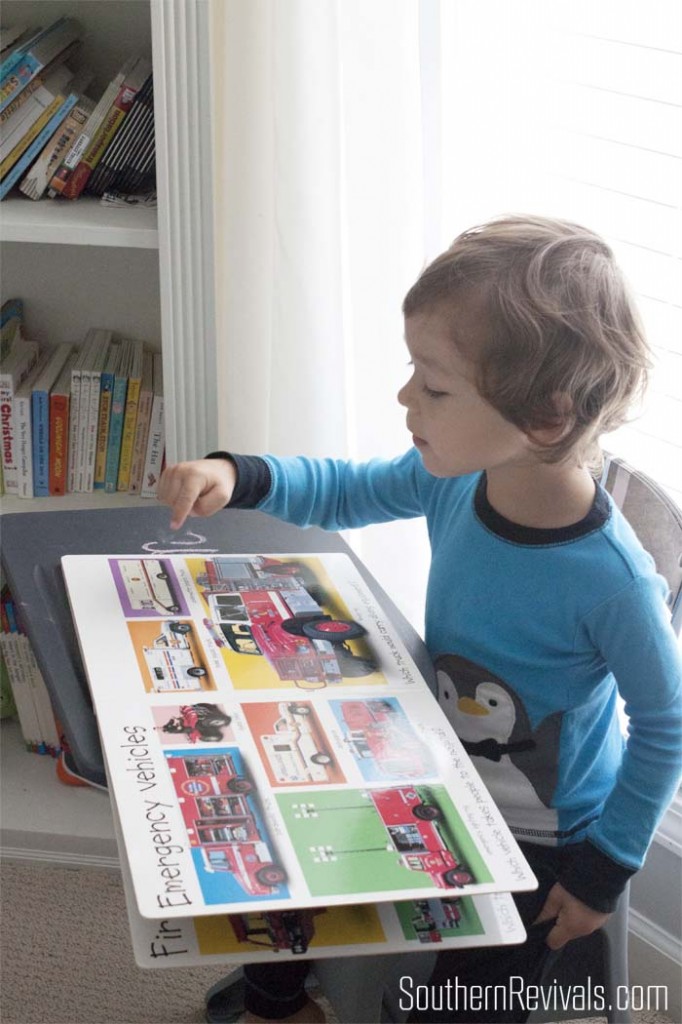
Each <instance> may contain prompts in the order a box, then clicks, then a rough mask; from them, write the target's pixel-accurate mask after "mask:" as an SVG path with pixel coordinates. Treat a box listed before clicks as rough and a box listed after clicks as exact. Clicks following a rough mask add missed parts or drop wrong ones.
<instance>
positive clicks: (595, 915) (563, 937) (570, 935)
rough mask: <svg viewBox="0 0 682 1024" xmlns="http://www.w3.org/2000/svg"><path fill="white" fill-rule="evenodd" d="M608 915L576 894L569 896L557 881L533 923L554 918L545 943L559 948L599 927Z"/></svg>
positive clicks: (552, 947)
mask: <svg viewBox="0 0 682 1024" xmlns="http://www.w3.org/2000/svg"><path fill="white" fill-rule="evenodd" d="M609 916H610V915H609V914H602V913H600V911H598V910H593V909H592V907H588V906H587V904H586V903H583V902H582V900H579V899H578V897H577V896H571V894H570V892H566V890H565V889H564V887H563V886H562V885H560V884H559V883H558V882H557V883H556V885H554V886H553V887H552V888H551V889H550V891H549V895H548V896H547V900H546V901H545V905H544V907H543V908H542V910H541V911H540V913H539V914H538V916H537V917H536V919H535V921H534V922H533V924H541V923H542V922H543V921H551V920H553V919H554V918H556V923H555V925H554V927H553V928H552V930H551V931H550V933H549V935H548V936H547V945H548V946H549V948H550V949H561V947H562V946H564V945H565V944H566V943H567V942H570V941H571V939H579V938H580V936H581V935H590V934H591V933H592V932H594V931H596V930H597V928H601V926H602V925H603V924H604V922H605V921H606V920H607V919H608V918H609Z"/></svg>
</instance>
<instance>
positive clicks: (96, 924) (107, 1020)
mask: <svg viewBox="0 0 682 1024" xmlns="http://www.w3.org/2000/svg"><path fill="white" fill-rule="evenodd" d="M0 881H1V896H2V919H1V928H2V936H1V937H2V943H1V950H0V964H1V967H2V974H1V977H0V983H1V986H2V1002H1V1004H0V1019H1V1020H2V1024H175V1022H178V1024H180V1022H182V1024H200V1022H201V1021H203V1020H204V1013H203V997H204V992H205V991H206V989H207V988H208V987H209V986H211V985H213V984H214V983H215V982H216V981H218V980H219V979H220V978H221V977H222V976H223V974H227V973H228V971H229V968H228V967H226V968H225V970H224V971H223V970H221V969H215V968H208V967H204V968H178V969H175V970H158V971H153V970H145V971H143V970H141V969H140V968H139V967H137V966H136V964H135V961H134V959H133V954H132V950H131V946H130V938H129V933H128V920H127V916H126V909H125V902H124V897H123V889H122V885H121V879H120V876H119V875H118V873H115V872H110V871H105V870H95V869H68V868H61V867H60V868H54V867H47V866H41V865H35V864H27V863H24V862H18V861H4V862H2V865H1V876H0ZM328 1009H329V1007H328ZM330 1019H334V1018H330ZM668 1021H669V1018H666V1017H664V1016H656V1015H641V1014H640V1015H636V1016H635V1024H663V1022H668ZM583 1024H585V1022H583ZM673 1024H675V1022H673ZM677 1024H679V1022H677Z"/></svg>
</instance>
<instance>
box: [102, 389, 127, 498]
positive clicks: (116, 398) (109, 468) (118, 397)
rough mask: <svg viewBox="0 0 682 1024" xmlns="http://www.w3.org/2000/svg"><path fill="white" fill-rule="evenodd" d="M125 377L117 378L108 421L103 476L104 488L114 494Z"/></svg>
mask: <svg viewBox="0 0 682 1024" xmlns="http://www.w3.org/2000/svg"><path fill="white" fill-rule="evenodd" d="M127 389H128V381H127V379H126V378H121V379H120V380H117V381H116V383H115V384H114V391H113V396H112V400H111V421H110V423H109V444H108V445H107V464H106V473H105V477H104V490H105V491H106V492H107V494H114V493H115V492H116V487H117V484H118V460H119V456H120V454H121V436H122V434H123V414H124V411H125V403H126V391H127Z"/></svg>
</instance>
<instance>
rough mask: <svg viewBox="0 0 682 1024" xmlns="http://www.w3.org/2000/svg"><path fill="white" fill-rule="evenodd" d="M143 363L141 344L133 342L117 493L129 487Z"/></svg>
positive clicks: (137, 341)
mask: <svg viewBox="0 0 682 1024" xmlns="http://www.w3.org/2000/svg"><path fill="white" fill-rule="evenodd" d="M143 362H144V347H143V344H142V342H141V341H139V340H134V341H133V343H132V352H131V356H130V367H129V370H128V390H127V392H126V405H125V412H124V414H123V428H122V430H121V454H120V456H119V460H118V480H117V483H116V489H117V490H119V491H127V490H128V489H129V487H130V471H131V468H132V463H133V443H134V441H135V427H136V425H137V410H138V406H139V401H140V388H141V386H142V368H143Z"/></svg>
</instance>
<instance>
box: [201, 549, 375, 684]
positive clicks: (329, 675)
mask: <svg viewBox="0 0 682 1024" xmlns="http://www.w3.org/2000/svg"><path fill="white" fill-rule="evenodd" d="M205 570H206V571H205V572H204V573H201V574H199V576H198V577H197V584H198V585H199V586H200V587H201V588H202V589H203V596H204V598H205V600H206V603H207V604H208V606H209V609H210V614H211V618H210V619H207V620H205V623H204V624H205V625H206V627H207V628H208V630H209V632H210V633H211V635H212V636H213V639H214V640H215V642H216V643H217V644H218V645H219V646H229V647H230V648H231V649H232V650H233V651H236V652H237V653H238V654H248V655H263V656H264V657H265V658H266V659H267V661H268V662H269V664H270V665H272V667H273V668H274V670H275V671H276V673H277V675H278V676H279V678H280V679H282V680H291V681H292V682H294V683H295V684H296V685H297V686H300V687H301V688H303V689H311V690H312V689H319V688H321V687H323V686H327V685H329V684H333V683H339V682H341V681H342V679H343V678H349V677H360V676H366V675H370V674H371V673H372V672H374V671H376V665H375V664H374V662H373V661H371V659H369V658H366V657H360V656H358V655H357V654H355V652H354V651H353V650H352V649H351V647H349V646H348V641H350V640H357V639H359V638H360V637H363V636H365V634H366V630H365V628H364V626H361V625H360V624H359V623H358V622H354V621H352V620H348V619H335V618H333V617H332V616H330V615H328V614H326V612H325V611H324V610H323V608H322V606H321V604H320V603H319V601H323V600H324V593H323V591H322V588H321V587H320V586H319V584H318V583H316V581H315V579H314V576H313V574H312V572H311V570H310V569H309V568H308V567H307V566H302V565H301V564H300V563H296V562H282V561H281V560H278V559H275V558H265V557H262V556H260V557H256V558H253V559H251V560H244V559H243V558H242V559H239V558H214V559H211V560H207V561H206V562H205ZM318 599H319V601H318Z"/></svg>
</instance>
